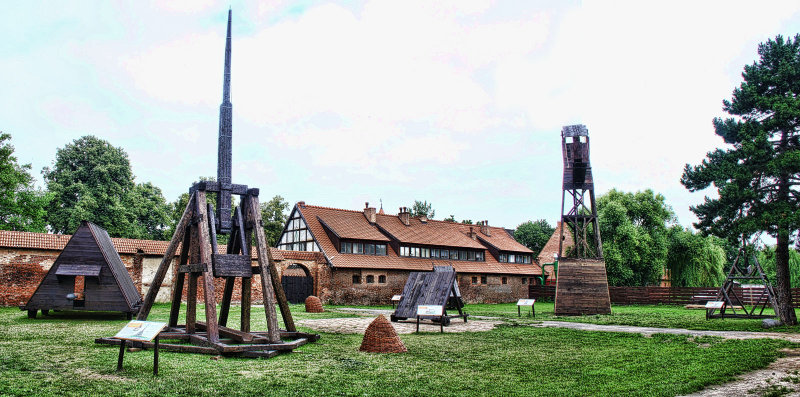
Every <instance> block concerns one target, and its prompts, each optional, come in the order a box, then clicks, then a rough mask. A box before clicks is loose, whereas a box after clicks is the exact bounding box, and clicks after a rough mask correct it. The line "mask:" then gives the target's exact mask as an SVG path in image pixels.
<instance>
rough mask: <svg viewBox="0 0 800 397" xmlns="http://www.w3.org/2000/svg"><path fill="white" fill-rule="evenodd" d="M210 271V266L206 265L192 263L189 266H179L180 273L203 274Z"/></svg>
mask: <svg viewBox="0 0 800 397" xmlns="http://www.w3.org/2000/svg"><path fill="white" fill-rule="evenodd" d="M207 271H208V264H206V263H191V264H188V265H179V266H178V273H203V272H207Z"/></svg>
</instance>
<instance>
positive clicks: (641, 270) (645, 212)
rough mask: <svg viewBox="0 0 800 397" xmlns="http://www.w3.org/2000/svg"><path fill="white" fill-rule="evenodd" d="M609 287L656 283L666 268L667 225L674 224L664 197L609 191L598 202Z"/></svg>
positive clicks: (642, 193) (645, 193)
mask: <svg viewBox="0 0 800 397" xmlns="http://www.w3.org/2000/svg"><path fill="white" fill-rule="evenodd" d="M597 211H598V218H599V224H600V236H601V237H602V242H603V257H604V259H605V262H606V270H607V272H608V283H609V285H652V284H657V283H658V282H659V280H660V279H661V275H662V274H663V269H664V266H666V259H667V250H668V241H667V225H668V224H669V223H672V222H674V221H675V215H674V213H673V212H672V208H670V206H668V205H667V204H666V203H665V202H664V196H662V195H660V194H655V193H653V191H652V190H649V189H648V190H645V191H641V192H636V193H624V192H620V191H618V190H616V189H612V190H611V191H609V192H608V193H606V194H604V195H603V196H600V197H599V198H598V199H597Z"/></svg>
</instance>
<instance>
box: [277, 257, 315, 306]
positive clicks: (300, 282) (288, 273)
mask: <svg viewBox="0 0 800 397" xmlns="http://www.w3.org/2000/svg"><path fill="white" fill-rule="evenodd" d="M281 285H282V286H283V291H284V292H285V293H286V300H288V301H289V302H291V303H303V302H305V300H306V298H308V297H309V296H311V295H313V294H314V277H312V276H311V273H310V272H309V271H308V269H307V268H306V267H305V266H303V265H301V264H299V263H295V264H292V265H289V267H287V268H286V270H285V271H284V272H283V275H282V276H281Z"/></svg>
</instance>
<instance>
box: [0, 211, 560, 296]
mask: <svg viewBox="0 0 800 397" xmlns="http://www.w3.org/2000/svg"><path fill="white" fill-rule="evenodd" d="M70 237H71V236H69V235H56V234H44V233H28V232H12V231H0V306H17V305H22V304H24V303H25V302H27V300H28V299H29V298H30V296H31V295H32V294H33V292H34V291H35V290H36V287H37V286H38V284H39V282H40V281H41V280H42V279H43V278H44V276H45V274H46V273H47V271H48V270H49V269H50V266H52V264H53V262H54V261H55V259H56V257H58V255H59V254H60V253H61V250H62V249H63V248H64V246H65V245H66V243H67V241H69V239H70ZM112 241H113V243H114V247H115V248H116V250H117V252H119V255H120V258H121V259H122V262H123V263H124V264H125V266H126V269H127V270H128V272H129V273H130V275H131V278H132V279H133V282H134V285H136V288H137V289H138V290H139V292H140V293H142V294H143V295H144V294H145V293H147V290H148V288H150V283H151V281H152V279H153V275H154V274H155V271H156V269H157V268H158V265H159V263H160V262H161V258H162V256H163V255H164V252H165V251H166V248H167V245H168V242H166V241H151V240H135V239H123V238H113V239H112ZM548 245H550V244H549V243H548ZM220 249H221V250H223V251H224V247H220ZM271 250H272V254H273V258H274V259H275V262H276V265H277V268H278V273H279V274H280V276H281V282H282V284H283V286H284V290H285V291H286V293H287V296H289V298H290V300H292V301H294V302H301V301H303V300H304V299H305V298H306V297H307V296H308V295H316V296H319V297H320V298H321V299H322V300H323V301H324V302H327V303H339V304H376V303H384V304H386V303H389V301H390V298H391V296H392V295H395V294H400V293H401V292H402V289H403V286H404V285H405V282H406V279H407V278H408V273H409V272H410V271H430V270H432V269H433V266H434V265H451V266H453V267H454V268H455V269H456V272H457V273H458V283H459V286H460V289H461V293H462V295H463V297H464V299H465V300H466V301H467V302H511V301H515V300H517V299H519V298H525V297H527V294H528V292H527V290H528V285H529V284H530V283H536V282H538V280H539V279H540V278H541V277H540V276H541V273H542V271H541V268H540V267H539V266H538V264H537V259H535V258H534V253H533V252H532V251H531V250H529V249H528V248H527V247H525V246H523V245H521V244H519V243H517V242H516V241H515V240H514V239H513V238H512V236H511V235H510V234H509V232H508V231H506V230H505V229H503V228H500V227H493V226H489V225H488V223H487V222H485V221H484V222H479V224H477V225H467V224H462V223H455V222H443V221H434V220H428V219H425V218H421V217H412V216H410V213H409V212H408V210H407V209H401V211H400V213H399V214H398V215H387V214H384V213H383V210H381V211H380V212H376V211H375V208H371V207H367V208H365V209H364V210H363V211H351V210H343V209H335V208H326V207H318V206H311V205H305V203H303V202H300V203H298V204H297V205H295V207H294V208H293V210H292V212H291V215H290V217H289V220H288V221H287V223H286V225H285V227H284V232H283V234H282V236H281V239H280V242H279V244H278V248H271ZM179 254H180V249H178V252H177V253H176V257H175V258H174V260H176V261H177V258H178V256H179ZM252 258H253V261H254V262H255V251H253V253H252ZM254 265H255V263H254ZM174 271H175V267H174V266H173V271H172V272H171V273H168V274H167V276H166V277H165V279H164V281H163V283H162V286H161V288H160V289H159V293H158V297H157V299H156V300H157V301H158V302H169V300H170V297H171V295H172V283H173V280H174V278H173V275H174ZM537 276H539V277H537ZM254 277H256V278H258V277H259V276H258V275H255V276H254ZM260 285H261V283H260V282H259V281H258V280H254V282H253V291H252V294H253V300H254V302H260V301H261V299H262V297H261V291H260ZM215 286H216V288H215V291H216V292H217V293H218V294H220V295H221V293H222V291H223V280H222V279H217V280H216V283H215ZM200 287H201V288H202V286H200ZM234 291H235V292H234V297H233V299H234V301H238V298H239V297H238V296H237V294H238V293H239V292H240V288H238V287H237V288H234ZM184 293H185V292H184ZM218 299H221V296H218Z"/></svg>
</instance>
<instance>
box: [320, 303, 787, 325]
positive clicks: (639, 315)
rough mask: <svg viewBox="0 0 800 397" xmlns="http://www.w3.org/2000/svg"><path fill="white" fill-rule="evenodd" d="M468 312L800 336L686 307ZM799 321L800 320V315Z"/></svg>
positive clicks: (482, 308)
mask: <svg viewBox="0 0 800 397" xmlns="http://www.w3.org/2000/svg"><path fill="white" fill-rule="evenodd" d="M329 307H332V308H335V307H336V306H329ZM372 308H381V309H390V310H391V309H392V306H380V307H372ZM523 310H524V308H523ZM795 310H797V309H795ZM465 311H466V312H467V313H469V314H470V315H472V316H492V317H501V318H504V319H507V320H510V321H513V322H517V323H523V324H527V323H532V322H536V321H543V320H550V321H571V322H580V323H592V324H608V325H633V326H638V327H658V328H686V329H702V330H714V331H753V332H760V331H768V332H800V326H791V327H789V326H781V327H775V328H770V329H764V328H763V327H762V326H761V320H758V319H754V320H749V319H711V320H706V312H705V310H696V309H695V310H690V309H686V308H684V307H683V306H667V305H630V306H622V305H612V307H611V315H597V316H556V315H555V314H554V313H553V302H536V318H535V319H532V318H531V317H530V315H529V314H528V315H526V314H525V312H524V311H523V316H522V317H521V318H520V317H518V315H517V305H516V304H515V303H501V304H468V305H467V306H466V308H465ZM448 313H450V312H448ZM528 313H530V309H528ZM772 313H774V312H773V311H772V309H767V310H765V311H764V314H772ZM450 314H452V313H450ZM798 317H799V318H800V314H799V315H798Z"/></svg>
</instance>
